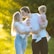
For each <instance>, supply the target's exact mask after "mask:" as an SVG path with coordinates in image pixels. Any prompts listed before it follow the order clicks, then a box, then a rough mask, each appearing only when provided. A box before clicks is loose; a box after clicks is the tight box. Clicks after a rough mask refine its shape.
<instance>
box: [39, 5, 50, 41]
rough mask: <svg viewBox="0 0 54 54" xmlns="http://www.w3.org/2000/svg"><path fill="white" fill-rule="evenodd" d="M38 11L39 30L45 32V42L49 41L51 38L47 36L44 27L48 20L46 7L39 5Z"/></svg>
mask: <svg viewBox="0 0 54 54" xmlns="http://www.w3.org/2000/svg"><path fill="white" fill-rule="evenodd" d="M38 11H39V14H38V15H39V16H40V18H39V24H40V28H41V30H45V33H46V37H47V41H49V40H50V39H51V37H50V36H49V34H48V32H47V31H46V27H47V25H48V20H47V19H46V6H45V5H41V6H39V7H38Z"/></svg>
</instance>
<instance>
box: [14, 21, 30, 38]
mask: <svg viewBox="0 0 54 54" xmlns="http://www.w3.org/2000/svg"><path fill="white" fill-rule="evenodd" d="M14 27H15V29H16V27H18V29H19V30H20V31H21V32H28V31H29V30H27V27H26V26H25V25H24V24H23V23H19V22H15V23H14ZM16 33H17V34H19V33H18V30H17V29H16ZM20 36H21V37H22V38H25V37H26V36H27V35H26V34H20Z"/></svg>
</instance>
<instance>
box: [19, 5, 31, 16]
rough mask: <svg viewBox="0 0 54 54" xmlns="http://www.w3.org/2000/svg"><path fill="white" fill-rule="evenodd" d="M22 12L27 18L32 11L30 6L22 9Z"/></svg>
mask: <svg viewBox="0 0 54 54" xmlns="http://www.w3.org/2000/svg"><path fill="white" fill-rule="evenodd" d="M20 12H21V14H22V16H23V17H25V16H28V14H29V13H30V9H29V7H28V6H23V7H22V8H21V9H20Z"/></svg>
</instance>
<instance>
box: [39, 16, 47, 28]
mask: <svg viewBox="0 0 54 54" xmlns="http://www.w3.org/2000/svg"><path fill="white" fill-rule="evenodd" d="M39 21H40V22H39V24H40V27H42V28H46V27H47V25H48V20H47V19H46V16H45V15H41V16H40V20H39Z"/></svg>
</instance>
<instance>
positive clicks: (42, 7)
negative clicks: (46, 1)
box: [38, 5, 46, 13]
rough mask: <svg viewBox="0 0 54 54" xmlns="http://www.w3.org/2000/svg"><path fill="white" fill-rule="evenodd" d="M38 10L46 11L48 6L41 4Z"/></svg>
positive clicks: (40, 11)
mask: <svg viewBox="0 0 54 54" xmlns="http://www.w3.org/2000/svg"><path fill="white" fill-rule="evenodd" d="M38 11H39V13H46V6H45V5H41V6H39V7H38Z"/></svg>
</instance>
